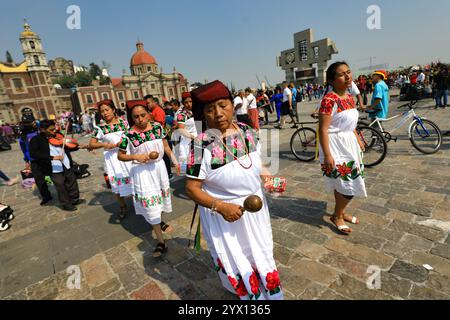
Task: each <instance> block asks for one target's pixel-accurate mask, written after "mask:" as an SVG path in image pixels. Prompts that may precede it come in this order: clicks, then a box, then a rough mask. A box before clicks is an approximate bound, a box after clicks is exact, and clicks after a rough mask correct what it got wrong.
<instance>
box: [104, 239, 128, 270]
mask: <svg viewBox="0 0 450 320" xmlns="http://www.w3.org/2000/svg"><path fill="white" fill-rule="evenodd" d="M105 257H106V260H107V261H108V263H109V265H110V266H111V268H112V269H113V270H114V271H115V272H117V270H119V269H120V268H121V267H123V266H124V265H126V264H128V263H130V262H133V257H132V255H131V254H130V253H129V252H128V250H127V249H126V248H125V246H121V245H120V246H117V247H114V248H112V249H110V250H108V251H106V252H105Z"/></svg>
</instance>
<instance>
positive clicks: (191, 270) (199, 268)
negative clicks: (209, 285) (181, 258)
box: [176, 259, 211, 281]
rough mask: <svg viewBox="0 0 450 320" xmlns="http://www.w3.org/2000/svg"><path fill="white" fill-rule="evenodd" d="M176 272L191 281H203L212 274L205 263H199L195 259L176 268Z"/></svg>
mask: <svg viewBox="0 0 450 320" xmlns="http://www.w3.org/2000/svg"><path fill="white" fill-rule="evenodd" d="M176 270H178V271H179V272H180V273H181V274H183V275H184V276H185V277H187V278H188V279H189V280H191V281H198V280H203V279H205V278H206V277H207V275H208V274H210V272H211V269H210V268H208V267H207V266H205V265H204V264H203V263H197V262H196V261H195V260H193V259H191V260H187V261H185V262H183V263H181V264H179V265H178V266H176Z"/></svg>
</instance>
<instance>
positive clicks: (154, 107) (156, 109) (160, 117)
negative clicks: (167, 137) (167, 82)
mask: <svg viewBox="0 0 450 320" xmlns="http://www.w3.org/2000/svg"><path fill="white" fill-rule="evenodd" d="M144 100H145V101H146V102H147V105H148V108H149V110H150V112H151V113H152V117H153V121H156V122H159V123H160V124H161V125H162V126H163V128H164V127H165V125H166V113H165V112H164V110H163V108H161V107H160V106H159V105H158V102H157V101H156V98H155V97H153V96H152V95H150V94H149V95H146V96H145V97H144Z"/></svg>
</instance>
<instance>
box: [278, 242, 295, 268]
mask: <svg viewBox="0 0 450 320" xmlns="http://www.w3.org/2000/svg"><path fill="white" fill-rule="evenodd" d="M294 252H295V251H294V250H291V249H288V248H285V247H282V246H280V245H278V244H276V243H275V244H274V258H275V260H276V261H277V264H280V263H281V264H282V265H285V266H286V265H289V262H290V261H291V257H292V255H293V254H294Z"/></svg>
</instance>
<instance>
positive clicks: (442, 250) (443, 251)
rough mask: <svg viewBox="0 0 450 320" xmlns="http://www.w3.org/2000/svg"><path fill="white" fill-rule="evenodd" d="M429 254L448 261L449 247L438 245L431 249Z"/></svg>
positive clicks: (449, 256)
mask: <svg viewBox="0 0 450 320" xmlns="http://www.w3.org/2000/svg"><path fill="white" fill-rule="evenodd" d="M431 253H432V254H434V255H436V256H440V257H442V258H445V259H449V260H450V245H448V244H440V243H438V244H436V246H435V247H434V248H433V249H431ZM449 263H450V261H449Z"/></svg>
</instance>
